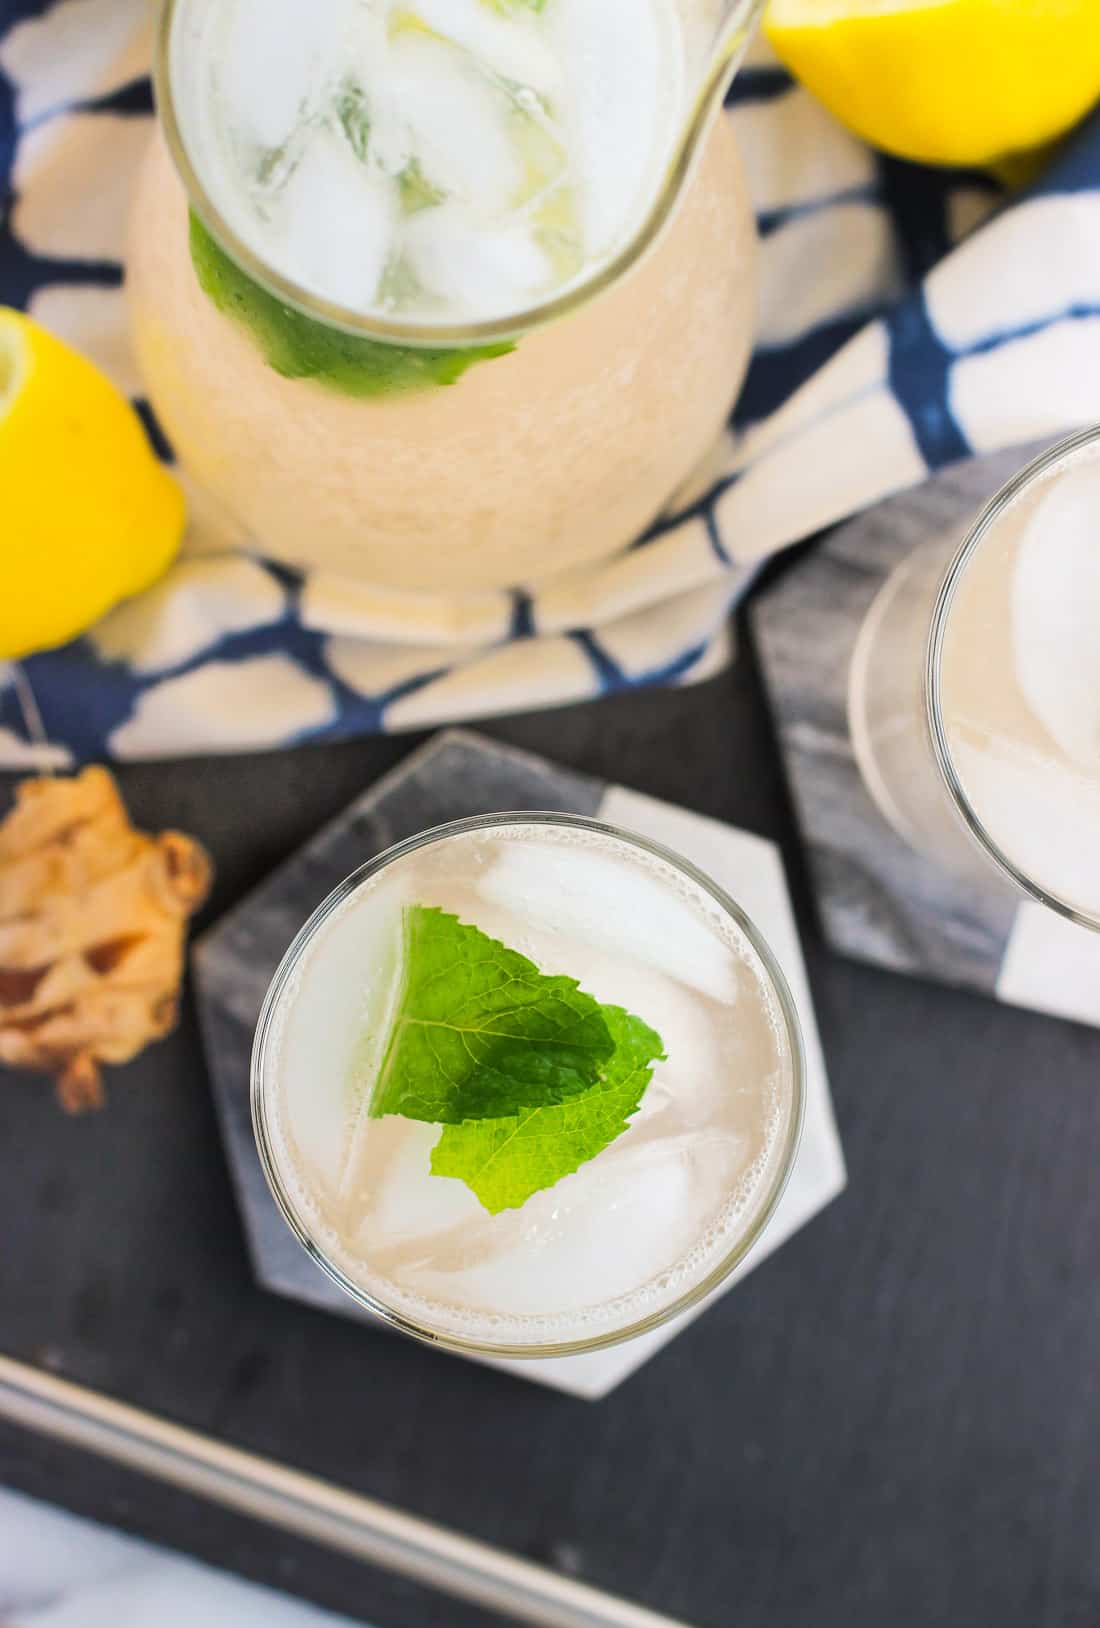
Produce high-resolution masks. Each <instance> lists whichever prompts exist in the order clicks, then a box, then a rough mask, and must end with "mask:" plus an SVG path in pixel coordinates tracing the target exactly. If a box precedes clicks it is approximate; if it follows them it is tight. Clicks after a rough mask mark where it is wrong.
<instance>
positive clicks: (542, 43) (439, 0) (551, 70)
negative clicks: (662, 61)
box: [416, 0, 633, 104]
mask: <svg viewBox="0 0 1100 1628" xmlns="http://www.w3.org/2000/svg"><path fill="white" fill-rule="evenodd" d="M630 3H631V4H633V0H630ZM416 11H417V15H418V16H419V17H421V18H422V20H423V21H424V22H425V23H427V24H428V26H429V28H434V29H435V30H436V31H437V33H440V34H442V35H444V36H445V37H446V38H447V39H450V40H453V41H454V42H455V44H456V45H460V46H462V47H463V48H464V49H465V50H466V51H467V52H468V53H469V54H470V56H471V57H472V58H473V59H474V60H475V61H476V62H478V63H479V64H480V65H481V66H482V67H485V68H488V69H490V70H491V71H492V72H493V73H495V74H498V75H502V76H503V77H505V78H507V79H510V80H512V81H513V82H514V83H516V84H520V85H527V86H530V87H531V89H533V90H535V91H536V92H538V94H539V95H540V96H542V97H543V98H544V99H545V100H546V101H548V102H550V103H551V104H554V103H557V102H558V101H560V100H561V97H562V92H563V85H562V75H561V70H560V68H559V66H558V63H557V61H556V59H555V57H554V53H553V51H552V50H551V49H550V46H549V44H548V42H547V40H546V37H545V34H544V32H543V31H542V30H541V29H540V28H539V26H538V23H537V22H536V17H535V14H534V13H528V14H526V16H525V15H524V13H523V11H522V8H521V9H520V11H519V12H517V13H515V14H514V15H513V16H510V17H509V16H502V15H501V13H500V12H498V11H495V10H494V9H493V7H492V6H489V5H486V4H485V0H417V5H416ZM525 21H526V22H528V23H532V22H533V23H535V26H534V27H531V26H528V27H518V26H517V23H524V22H525Z"/></svg>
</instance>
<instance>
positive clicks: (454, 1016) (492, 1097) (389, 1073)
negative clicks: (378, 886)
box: [370, 905, 615, 1125]
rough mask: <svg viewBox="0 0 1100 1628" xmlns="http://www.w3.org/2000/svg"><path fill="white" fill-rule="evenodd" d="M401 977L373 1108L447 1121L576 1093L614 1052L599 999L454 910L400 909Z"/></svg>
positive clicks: (519, 1109)
mask: <svg viewBox="0 0 1100 1628" xmlns="http://www.w3.org/2000/svg"><path fill="white" fill-rule="evenodd" d="M402 929H403V939H404V944H403V949H404V954H403V958H402V971H401V984H400V988H399V989H398V992H397V997H396V1002H395V1007H394V1015H393V1021H392V1025H391V1028H390V1031H389V1036H388V1039H387V1041H386V1050H385V1055H384V1057H383V1060H382V1066H381V1068H380V1070H379V1074H378V1079H377V1081H376V1083H375V1086H374V1090H373V1092H372V1095H371V1103H370V1114H371V1117H372V1118H374V1119H380V1118H382V1117H383V1116H385V1115H387V1114H402V1115H404V1117H405V1118H406V1119H420V1120H426V1121H427V1122H428V1123H430V1124H443V1125H454V1124H460V1123H461V1122H462V1121H464V1120H470V1119H475V1120H476V1119H486V1118H492V1119H499V1118H503V1117H506V1116H507V1115H509V1114H514V1113H523V1112H525V1111H527V1110H528V1109H530V1108H541V1107H544V1106H546V1105H548V1104H550V1103H559V1102H565V1101H566V1100H567V1099H569V1098H570V1097H575V1096H578V1095H580V1093H581V1092H583V1091H586V1090H587V1089H588V1088H589V1086H591V1085H593V1084H594V1083H595V1082H596V1081H597V1080H598V1079H600V1077H601V1075H602V1073H603V1071H604V1065H605V1064H606V1063H607V1062H608V1060H609V1059H610V1057H611V1054H612V1052H613V1051H614V1049H615V1042H614V1040H613V1038H612V1035H611V1032H610V1029H609V1026H608V1024H607V1022H606V1021H605V1018H604V1015H603V1012H602V1009H601V1007H600V1005H599V1002H598V1001H595V1000H593V998H592V996H591V995H586V994H584V992H583V991H582V990H581V989H580V988H579V987H578V985H577V982H576V980H575V979H574V978H560V977H547V976H546V975H545V974H543V973H541V972H540V971H539V969H538V968H537V967H536V966H535V964H534V962H533V961H529V960H528V959H527V957H526V956H525V955H520V954H519V952H518V951H516V950H510V949H508V948H506V946H505V945H503V944H501V943H499V942H498V941H497V940H496V939H494V938H490V937H489V935H488V934H487V933H483V932H481V931H480V930H479V929H478V928H476V927H469V926H467V925H466V924H465V923H464V922H460V921H459V919H458V917H457V916H451V915H448V914H447V913H446V912H445V911H443V910H437V909H428V908H427V907H425V906H424V905H410V906H408V907H407V908H406V909H405V911H404V912H403V916H402Z"/></svg>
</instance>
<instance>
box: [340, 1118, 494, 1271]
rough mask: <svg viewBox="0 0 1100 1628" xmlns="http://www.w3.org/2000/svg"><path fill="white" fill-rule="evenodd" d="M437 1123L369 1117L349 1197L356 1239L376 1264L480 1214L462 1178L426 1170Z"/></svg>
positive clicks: (436, 1133) (429, 1165) (472, 1195)
mask: <svg viewBox="0 0 1100 1628" xmlns="http://www.w3.org/2000/svg"><path fill="white" fill-rule="evenodd" d="M441 1134H442V1132H441V1129H440V1127H439V1126H438V1125H421V1124H419V1123H417V1122H416V1121H415V1120H411V1119H401V1118H399V1117H397V1116H394V1117H391V1118H389V1119H376V1120H372V1121H371V1123H370V1126H369V1128H368V1130H367V1133H366V1136H365V1137H364V1138H363V1140H362V1144H361V1148H362V1159H361V1163H360V1165H359V1167H358V1169H357V1171H356V1172H355V1175H354V1181H353V1184H352V1185H350V1186H349V1190H348V1196H349V1197H350V1198H351V1200H352V1201H353V1203H355V1205H356V1207H357V1208H358V1207H361V1215H362V1220H361V1223H360V1226H359V1229H358V1235H357V1240H356V1241H357V1243H358V1244H359V1245H360V1247H361V1248H363V1249H364V1250H365V1251H366V1252H368V1253H369V1255H370V1257H371V1258H372V1259H373V1260H374V1261H375V1263H376V1264H377V1263H378V1262H382V1263H383V1264H384V1263H385V1258H386V1253H387V1251H389V1250H392V1249H393V1248H394V1247H395V1246H400V1245H402V1244H407V1243H410V1242H413V1241H415V1240H417V1239H426V1238H430V1237H432V1236H434V1235H435V1234H440V1235H442V1234H446V1233H449V1232H453V1231H454V1229H456V1228H459V1227H461V1226H463V1225H464V1224H465V1223H466V1222H468V1221H476V1220H478V1219H479V1218H482V1217H484V1215H485V1211H484V1210H483V1209H482V1208H481V1206H480V1204H479V1203H478V1201H477V1198H476V1197H475V1196H474V1194H473V1193H472V1192H471V1191H470V1189H469V1188H468V1187H467V1186H466V1184H465V1182H461V1181H454V1180H452V1179H451V1178H450V1177H445V1176H433V1175H432V1173H431V1157H432V1148H433V1147H434V1146H435V1144H436V1143H437V1142H438V1140H439V1138H440V1135H441Z"/></svg>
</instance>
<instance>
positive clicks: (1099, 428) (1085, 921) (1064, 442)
mask: <svg viewBox="0 0 1100 1628" xmlns="http://www.w3.org/2000/svg"><path fill="white" fill-rule="evenodd" d="M1097 447H1100V424H1091V425H1088V426H1086V427H1085V428H1084V429H1080V430H1075V431H1074V432H1073V434H1071V435H1067V436H1064V437H1063V438H1062V439H1061V440H1059V441H1056V442H1055V443H1054V445H1053V446H1051V447H1048V448H1047V450H1046V451H1045V452H1041V453H1040V454H1039V455H1038V456H1037V457H1035V458H1033V459H1032V460H1031V461H1030V463H1027V464H1025V466H1024V467H1023V469H1021V470H1019V471H1018V472H1017V473H1016V474H1015V475H1014V476H1013V477H1012V479H1011V480H1009V481H1007V482H1006V483H1005V484H1004V485H1003V486H1002V487H1001V488H1000V489H999V490H998V491H997V492H995V493H994V495H993V497H991V498H990V500H989V502H988V503H987V504H986V506H985V508H984V509H983V510H982V511H981V513H980V514H979V516H978V518H977V520H976V521H975V522H974V524H973V526H972V527H971V528H970V531H969V532H968V533H967V535H966V537H965V538H964V539H963V541H962V543H961V544H960V545H959V548H958V550H957V551H956V553H955V554H954V556H953V557H952V559H951V562H950V564H949V565H948V567H947V571H946V573H945V574H944V577H943V581H942V582H941V584H940V587H939V591H938V592H937V595H936V601H935V604H934V606H933V610H932V622H931V626H930V628H929V634H928V642H927V645H926V654H925V671H924V703H925V705H924V710H925V718H926V722H927V725H928V732H929V736H930V738H931V742H932V751H933V755H934V757H935V760H936V766H937V768H938V770H939V773H940V779H941V781H942V783H943V785H944V786H945V788H946V790H947V794H948V796H949V797H950V799H951V802H952V805H953V806H954V808H955V810H956V812H957V813H958V815H959V816H960V817H961V819H962V820H963V822H964V824H965V825H966V827H967V829H968V830H969V832H970V835H971V836H972V837H973V838H974V840H975V841H976V842H977V843H978V845H979V846H980V847H981V849H982V850H983V852H984V853H985V854H986V856H987V857H988V858H989V859H991V860H992V861H993V863H994V864H995V865H996V866H997V869H998V870H999V871H1000V872H1001V873H1002V874H1003V875H1004V876H1007V878H1008V879H1009V881H1010V882H1012V883H1013V884H1014V885H1015V886H1016V887H1017V888H1018V889H1019V890H1020V891H1021V892H1022V893H1024V894H1026V895H1027V896H1028V897H1029V898H1031V899H1033V900H1034V901H1035V902H1036V903H1037V904H1042V905H1045V906H1046V907H1047V908H1048V909H1050V910H1053V911H1055V912H1056V913H1057V914H1058V915H1060V916H1064V917H1065V918H1066V919H1067V920H1068V921H1072V922H1075V923H1076V924H1077V926H1079V927H1087V928H1091V929H1093V930H1094V931H1100V915H1091V914H1090V913H1089V912H1088V911H1085V910H1081V909H1080V908H1079V907H1078V906H1076V905H1074V904H1073V903H1071V902H1070V900H1068V899H1065V898H1062V897H1061V896H1060V895H1059V894H1057V893H1054V892H1052V891H1051V890H1050V889H1049V888H1046V887H1043V886H1042V884H1041V883H1039V882H1036V881H1035V880H1034V878H1033V877H1031V876H1029V875H1028V874H1027V873H1026V872H1025V871H1023V870H1022V869H1021V868H1020V867H1019V866H1018V865H1017V864H1016V863H1015V861H1013V860H1012V859H1010V858H1009V856H1008V855H1007V854H1006V853H1005V852H1004V850H1003V849H1002V848H1001V847H1000V845H999V844H998V842H997V840H996V838H995V837H994V836H993V835H992V833H991V832H990V831H989V830H988V829H987V827H986V824H985V822H984V821H983V820H982V818H981V816H980V815H979V814H978V812H977V810H976V809H975V808H974V806H973V804H972V803H971V801H970V799H969V797H968V796H967V793H966V789H965V787H964V785H963V779H962V776H961V775H960V773H959V771H958V770H957V768H956V766H955V762H954V759H953V757H952V753H951V743H950V740H949V739H948V731H947V726H946V724H945V722H944V717H943V682H942V678H943V654H944V646H945V644H946V639H947V630H948V625H949V622H950V619H951V611H952V608H953V606H954V603H955V597H956V594H957V593H958V590H959V587H960V585H961V583H962V581H963V578H964V577H965V575H966V572H967V569H968V567H969V566H970V564H971V562H972V561H973V559H974V558H975V556H976V555H977V552H978V550H979V549H980V548H981V546H982V544H983V543H984V542H985V540H986V539H987V538H988V537H989V535H990V533H991V532H992V531H994V530H995V528H996V527H997V525H998V523H999V522H1000V520H1001V519H1002V518H1003V516H1004V515H1005V513H1006V511H1007V510H1008V509H1010V508H1011V507H1012V506H1013V505H1014V504H1015V503H1017V502H1018V501H1019V500H1020V499H1021V498H1023V497H1024V496H1025V495H1026V494H1027V493H1028V492H1029V491H1031V490H1032V488H1033V487H1035V486H1037V485H1038V484H1039V482H1040V481H1042V480H1043V479H1044V478H1045V477H1046V476H1047V475H1049V473H1050V471H1051V470H1052V469H1053V468H1054V467H1055V465H1057V464H1060V463H1064V462H1066V461H1067V460H1068V459H1076V457H1077V456H1078V454H1080V453H1083V452H1086V451H1090V450H1094V449H1096V448H1097Z"/></svg>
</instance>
